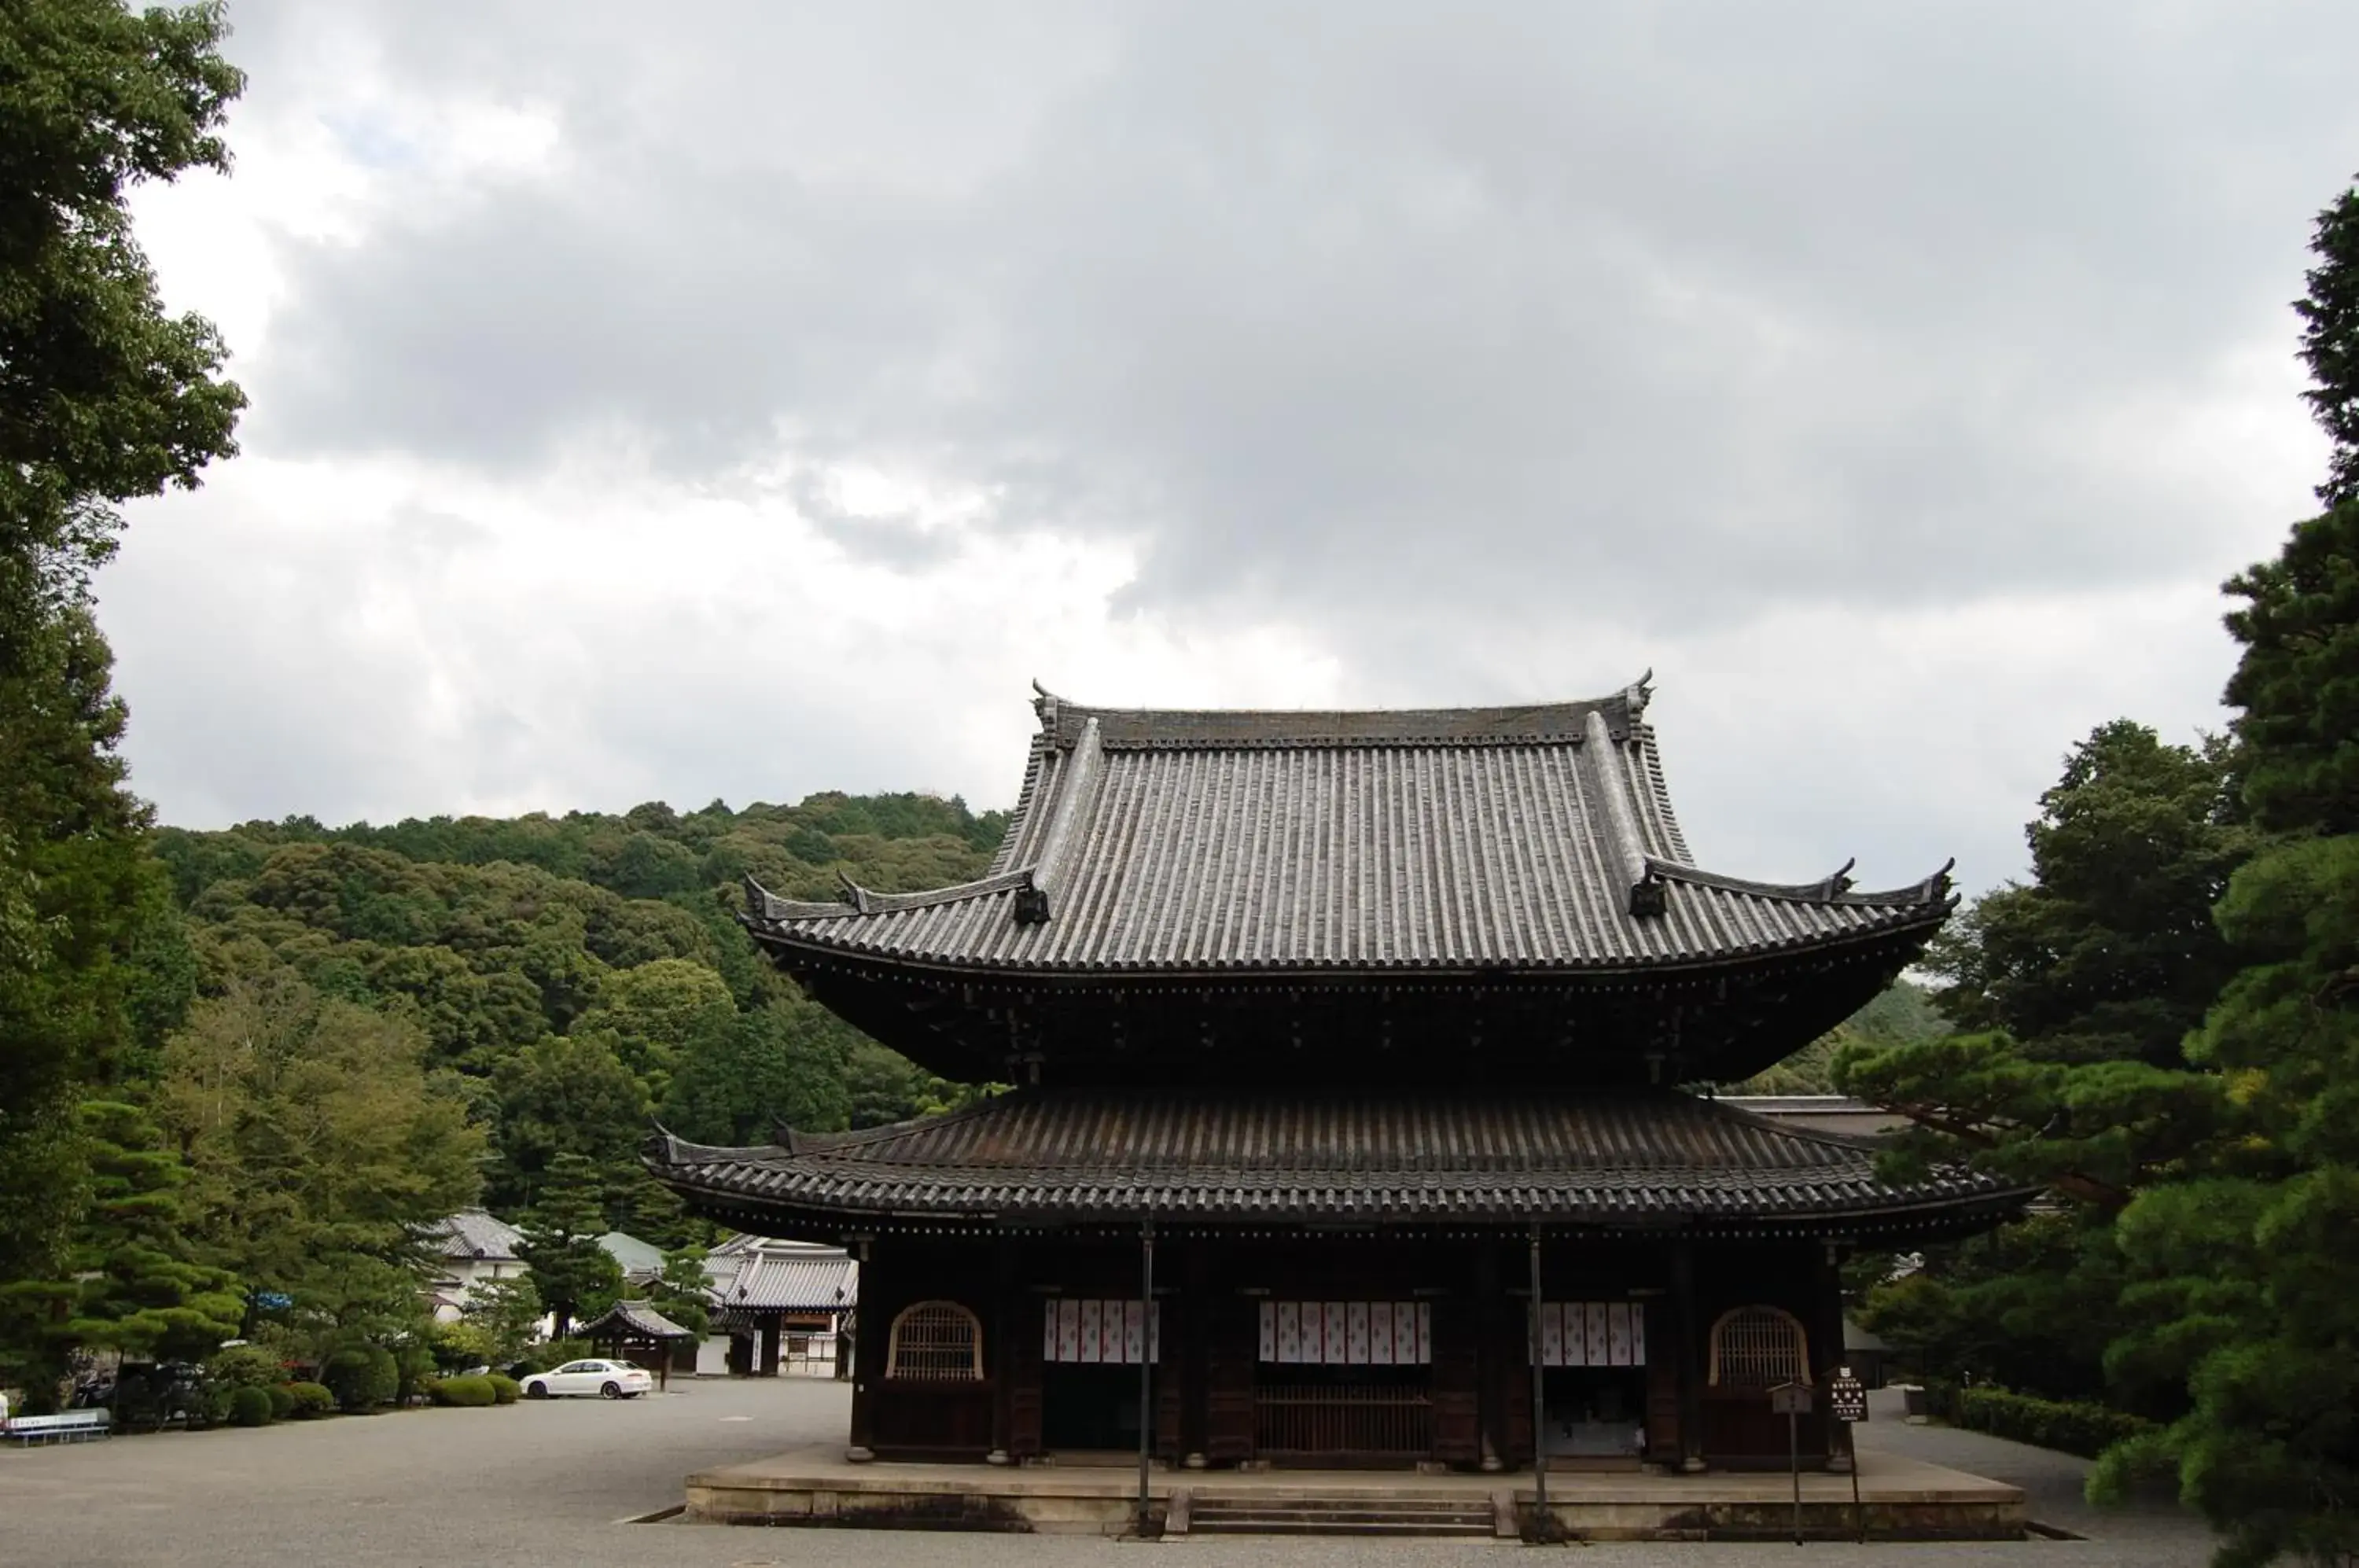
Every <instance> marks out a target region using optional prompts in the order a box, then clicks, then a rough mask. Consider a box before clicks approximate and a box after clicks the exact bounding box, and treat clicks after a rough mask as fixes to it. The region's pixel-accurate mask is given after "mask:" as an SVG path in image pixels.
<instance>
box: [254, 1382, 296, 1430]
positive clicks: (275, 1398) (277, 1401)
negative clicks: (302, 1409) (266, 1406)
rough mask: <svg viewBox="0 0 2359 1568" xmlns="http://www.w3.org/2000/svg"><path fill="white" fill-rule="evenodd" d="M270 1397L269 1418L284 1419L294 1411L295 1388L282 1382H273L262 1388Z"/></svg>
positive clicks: (273, 1419)
mask: <svg viewBox="0 0 2359 1568" xmlns="http://www.w3.org/2000/svg"><path fill="white" fill-rule="evenodd" d="M262 1391H263V1393H265V1394H266V1395H267V1396H269V1399H270V1419H271V1420H272V1421H285V1420H286V1419H287V1418H288V1416H291V1415H293V1414H294V1413H295V1390H294V1389H292V1388H288V1386H287V1385H286V1384H284V1383H273V1384H271V1385H270V1387H268V1388H265V1389H263V1390H262Z"/></svg>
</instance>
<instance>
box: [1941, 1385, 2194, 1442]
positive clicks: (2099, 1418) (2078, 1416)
mask: <svg viewBox="0 0 2359 1568" xmlns="http://www.w3.org/2000/svg"><path fill="white" fill-rule="evenodd" d="M1955 1409H1956V1411H1957V1415H1956V1420H1957V1423H1958V1424H1959V1425H1960V1426H1962V1427H1966V1428H1969V1429H1971V1430H1973V1431H1974V1432H1988V1433H1990V1434H1991V1435H1992V1436H1993V1437H2005V1438H2012V1439H2013V1440H2014V1441H2016V1442H2017V1443H2030V1444H2032V1445H2033V1446H2034V1447H2038V1448H2054V1449H2060V1450H2061V1451H2062V1452H2064V1453H2066V1454H2080V1455H2081V1456H2082V1458H2084V1459H2094V1458H2095V1457H2096V1456H2097V1455H2098V1454H2102V1453H2104V1451H2105V1450H2106V1449H2107V1448H2109V1447H2111V1446H2112V1445H2113V1444H2114V1443H2119V1442H2121V1441H2122V1440H2123V1439H2125V1438H2131V1437H2136V1436H2138V1435H2139V1434H2141V1433H2143V1432H2151V1431H2153V1430H2154V1423H2153V1422H2152V1421H2147V1420H2145V1419H2144V1418H2142V1417H2139V1416H2134V1415H2129V1414H2125V1412H2123V1411H2121V1410H2112V1409H2109V1408H2108V1407H2106V1406H2104V1405H2093V1404H2088V1403H2085V1402H2083V1401H2079V1400H2073V1401H2069V1402H2068V1401H2065V1400H2060V1399H2039V1398H2038V1397H2037V1396H2035V1395H2031V1394H2016V1393H2010V1392H2008V1391H2007V1390H2006V1389H2005V1388H1960V1389H1959V1390H1958V1391H1957V1395H1956V1399H1955Z"/></svg>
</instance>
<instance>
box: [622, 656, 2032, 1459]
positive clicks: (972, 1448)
mask: <svg viewBox="0 0 2359 1568" xmlns="http://www.w3.org/2000/svg"><path fill="white" fill-rule="evenodd" d="M1648 696H1649V692H1648V690H1647V685H1646V684H1645V683H1644V682H1641V683H1639V684H1637V685H1635V686H1631V687H1628V688H1626V689H1625V690H1622V691H1615V692H1614V693H1613V694H1611V695H1609V696H1605V697H1602V698H1597V699H1594V700H1592V701H1586V702H1562V703H1552V704H1545V705H1538V706H1529V707H1512V708H1464V709H1434V710H1419V711H1397V712H1364V713H1258V712H1163V711H1139V710H1125V709H1106V708H1091V707H1084V706H1082V705H1081V704H1078V703H1075V702H1068V701H1065V700H1063V699H1061V698H1059V697H1055V696H1052V695H1049V694H1048V693H1046V692H1043V693H1041V695H1040V696H1039V699H1038V702H1037V703H1036V707H1037V710H1038V733H1037V734H1036V735H1034V736H1033V739H1032V742H1031V746H1030V754H1029V757H1028V758H1027V763H1026V768H1025V775H1024V783H1023V789H1022V793H1021V796H1020V798H1019V800H1018V801H1017V804H1016V809H1015V811H1014V813H1013V815H1012V817H1011V819H1010V821H1009V823H1008V828H1007V833H1006V840H1005V842H1004V843H1003V844H1002V845H1001V847H1000V849H999V851H998V855H997V857H996V859H995V861H994V863H993V864H992V866H991V867H990V869H989V871H988V873H987V874H986V875H985V876H984V877H981V878H980V879H978V880H976V881H973V882H970V883H965V884H962V885H960V886H957V887H942V888H938V889H934V890H931V891H925V892H891V893H886V892H875V891H871V890H869V889H866V888H863V887H855V886H849V885H847V886H846V887H844V889H843V898H841V899H840V900H836V901H830V902H800V901H794V900H789V899H785V898H777V897H775V896H773V895H772V894H770V893H768V892H767V891H766V890H764V889H763V888H761V887H758V886H754V887H749V889H748V900H749V907H748V909H747V910H746V913H745V923H746V925H747V927H748V929H749V930H750V931H752V933H753V935H754V937H755V939H756V942H758V943H759V944H760V945H761V947H762V948H763V949H764V950H765V951H766V953H767V954H768V955H769V956H770V958H771V959H772V960H774V961H775V962H776V963H777V964H778V966H779V967H780V968H781V969H782V970H784V971H785V972H786V973H787V974H788V975H792V976H793V977H794V979H795V980H796V981H797V982H798V983H799V985H801V986H802V987H803V988H804V989H805V990H806V991H807V992H808V993H809V994H810V996H813V997H815V998H817V999H818V1000H819V1001H820V1002H821V1003H823V1004H824V1005H826V1006H827V1007H831V1008H832V1009H833V1010H834V1011H835V1012H837V1013H838V1014H840V1015H841V1016H842V1017H843V1018H845V1019H846V1020H848V1021H849V1022H851V1023H853V1025H855V1026H857V1027H858V1028H860V1029H864V1030H865V1031H866V1032H867V1033H868V1034H870V1035H872V1036H874V1037H875V1039H877V1040H882V1041H883V1042H885V1043H886V1044H887V1045H889V1046H891V1047H893V1048H894V1049H895V1050H897V1051H901V1052H903V1053H904V1054H905V1055H907V1056H908V1057H909V1058H910V1059H912V1060H913V1061H915V1062H919V1064H921V1065H922V1066H924V1067H926V1068H927V1069H929V1071H931V1072H933V1073H939V1074H941V1075H943V1076H945V1077H948V1078H951V1079H953V1080H957V1081H960V1082H962V1083H977V1084H984V1083H988V1084H996V1085H1006V1087H1005V1088H1004V1089H1002V1090H1001V1091H1000V1092H997V1093H995V1094H990V1095H988V1096H987V1097H984V1098H983V1099H980V1100H979V1101H978V1102H977V1103H975V1104H973V1105H970V1106H968V1107H967V1108H964V1109H962V1110H958V1111H954V1112H951V1113H949V1114H947V1115H943V1116H932V1117H929V1118H926V1119H923V1120H919V1121H915V1122H908V1123H904V1124H900V1125H897V1126H891V1127H876V1128H872V1129H868V1130H864V1131H858V1132H850V1133H841V1132H838V1133H809V1132H801V1131H796V1130H791V1129H783V1128H782V1129H781V1130H780V1131H779V1133H778V1137H777V1142H776V1143H774V1144H770V1145H766V1146H763V1147H759V1148H748V1149H720V1148H708V1147H703V1146H700V1145H695V1144H690V1143H687V1142H684V1141H682V1140H680V1139H679V1138H672V1137H670V1136H669V1135H667V1134H660V1133H659V1134H658V1136H657V1137H656V1138H654V1139H653V1140H651V1143H650V1147H649V1150H648V1155H647V1159H648V1163H649V1165H650V1167H651V1169H653V1170H654V1171H655V1172H656V1173H657V1174H658V1176H659V1177H660V1178H661V1179H662V1180H663V1181H666V1182H667V1183H669V1185H670V1186H671V1187H672V1188H673V1189H674V1190H675V1191H676V1192H679V1195H680V1196H681V1197H682V1198H683V1199H684V1200H685V1201H686V1202H687V1203H688V1204H689V1205H690V1208H691V1209H692V1210H693V1211H694V1212H696V1213H699V1214H704V1215H708V1216H710V1217H712V1218H713V1219H715V1220H718V1221H720V1222H721V1223H723V1224H725V1225H730V1226H733V1227H734V1228H737V1229H741V1230H745V1231H749V1232H753V1233H756V1234H759V1235H765V1236H782V1237H793V1238H802V1239H808V1240H813V1241H824V1242H830V1243H839V1244H843V1245H848V1246H850V1247H853V1248H854V1249H855V1250H856V1251H857V1252H858V1254H859V1256H860V1258H861V1259H862V1273H861V1301H860V1320H861V1322H860V1328H859V1333H858V1336H857V1341H856V1349H855V1357H856V1358H855V1362H854V1366H853V1379H852V1380H853V1392H852V1410H851V1430H850V1432H848V1433H847V1434H846V1445H845V1450H844V1453H845V1456H846V1457H848V1458H849V1459H851V1460H853V1461H854V1462H868V1461H872V1460H875V1461H886V1462H891V1461H908V1460H943V1461H958V1462H969V1463H972V1462H977V1461H988V1462H991V1463H994V1464H1016V1465H1023V1464H1031V1463H1041V1462H1050V1463H1054V1462H1060V1461H1061V1462H1068V1463H1083V1462H1086V1461H1087V1460H1088V1459H1089V1457H1090V1456H1092V1455H1100V1454H1114V1453H1130V1452H1133V1451H1135V1450H1136V1449H1137V1448H1139V1447H1140V1446H1142V1445H1144V1446H1146V1447H1147V1448H1148V1449H1149V1450H1151V1452H1152V1453H1153V1454H1155V1455H1157V1456H1158V1457H1159V1458H1160V1459H1161V1460H1162V1461H1163V1462H1164V1463H1165V1464H1167V1465H1170V1466H1174V1467H1180V1468H1183V1469H1197V1468H1203V1469H1212V1470H1217V1469H1221V1468H1223V1467H1252V1468H1262V1467H1288V1466H1293V1467H1304V1468H1322V1469H1328V1470H1335V1469H1343V1468H1362V1467H1366V1468H1380V1467H1397V1468H1399V1469H1403V1470H1410V1469H1419V1470H1424V1471H1427V1472H1429V1473H1431V1472H1439V1471H1447V1470H1466V1471H1484V1470H1497V1469H1502V1468H1520V1467H1524V1466H1527V1465H1531V1464H1533V1463H1534V1461H1535V1459H1536V1458H1545V1459H1546V1460H1547V1461H1548V1465H1549V1468H1559V1467H1562V1468H1568V1469H1584V1468H1586V1469H1603V1470H1612V1469H1616V1468H1621V1469H1627V1470H1630V1471H1633V1472H1636V1471H1639V1470H1641V1469H1644V1470H1646V1471H1647V1472H1650V1473H1655V1474H1672V1475H1676V1474H1680V1473H1692V1472H1696V1471H1700V1470H1723V1469H1724V1470H1745V1469H1762V1468H1779V1469H1782V1468H1784V1467H1785V1466H1786V1465H1787V1464H1788V1422H1787V1420H1786V1418H1785V1417H1783V1416H1781V1415H1777V1414H1775V1413H1773V1411H1772V1409H1771V1401H1770V1390H1771V1389H1772V1388H1777V1387H1779V1386H1781V1385H1788V1384H1801V1385H1804V1386H1806V1387H1815V1386H1818V1385H1821V1384H1823V1383H1824V1381H1825V1380H1826V1379H1827V1378H1828V1377H1830V1376H1831V1375H1832V1372H1833V1370H1834V1368H1835V1367H1836V1366H1837V1365H1838V1364H1839V1362H1840V1360H1841V1358H1842V1356H1843V1331H1842V1308H1841V1297H1840V1285H1839V1269H1840V1268H1841V1266H1842V1264H1843V1261H1844V1260H1845V1258H1847V1257H1849V1256H1850V1255H1851V1254H1852V1253H1854V1251H1857V1250H1860V1249H1871V1248H1873V1249H1898V1250H1905V1249H1913V1248H1916V1247H1921V1246H1923V1245H1926V1244H1929V1243H1933V1242H1938V1241H1942V1240H1947V1239H1951V1238H1954V1237H1958V1236H1964V1235H1968V1234H1971V1233H1973V1232H1975V1231H1978V1230H1981V1229H1984V1228H1987V1227H1989V1226H1991V1225H1995V1224H1997V1223H1998V1222H2000V1221H2001V1220H2003V1219H2005V1218H2006V1217H2008V1216H2009V1215H2011V1214H2015V1213H2016V1212H2017V1211H2018V1210H2019V1209H2020V1208H2021V1206H2022V1205H2023V1203H2024V1202H2025V1201H2026V1200H2027V1197H2028V1196H2029V1194H2028V1193H2027V1192H2024V1191H2022V1190H2020V1189H2017V1188H2012V1187H2008V1186H2006V1185H2005V1184H2003V1183H2001V1182H1999V1181H1995V1180H1992V1179H1990V1178H1988V1177H1984V1176H1981V1175H1977V1174H1973V1173H1970V1172H1967V1171H1946V1172H1937V1173H1935V1174H1934V1175H1933V1176H1932V1177H1930V1179H1927V1180H1924V1181H1916V1182H1911V1183H1906V1184H1903V1183H1895V1182H1891V1181H1885V1180H1882V1179H1880V1178H1879V1176H1878V1174H1877V1171H1876V1164H1875V1153H1874V1150H1873V1149H1872V1148H1871V1147H1870V1146H1868V1145H1867V1144H1865V1143H1864V1142H1862V1141H1860V1140H1857V1139H1854V1138H1846V1137H1843V1136H1839V1135H1834V1134H1828V1133H1821V1132H1814V1131H1810V1130H1806V1129H1801V1128H1798V1127H1793V1126H1789V1125H1780V1124H1777V1123H1775V1122H1772V1121H1770V1120H1768V1119H1766V1118H1764V1117H1761V1116H1754V1115H1751V1114H1748V1113H1746V1112H1745V1111H1743V1110H1741V1109H1738V1108H1735V1107H1734V1106H1732V1105H1728V1104H1726V1103H1723V1102H1720V1101H1716V1100H1715V1099H1714V1098H1713V1097H1712V1094H1711V1093H1710V1091H1709V1089H1708V1088H1701V1087H1699V1086H1700V1085H1709V1084H1712V1083H1733V1082H1735V1081H1737V1080H1741V1079H1743V1078H1745V1077H1746V1076H1747V1075H1749V1074H1751V1073H1756V1072H1758V1071H1759V1070H1761V1069H1763V1068H1765V1067H1767V1066H1769V1065H1771V1064H1772V1063H1775V1062H1778V1061H1781V1060H1782V1059H1784V1058H1786V1057H1787V1056H1788V1055H1790V1054H1791V1053H1793V1052H1794V1051H1798V1050H1799V1049H1800V1048H1801V1047H1803V1046H1804V1045H1807V1044H1808V1043H1810V1041H1811V1040H1815V1039H1816V1038H1818V1037H1819V1036H1820V1035H1821V1034H1823V1033H1824V1032H1825V1031H1826V1030H1827V1029H1830V1028H1832V1026H1834V1025H1835V1024H1837V1023H1839V1022H1841V1021H1842V1020H1843V1018H1846V1017H1848V1016H1849V1015H1850V1014H1851V1013H1852V1012H1854V1010H1855V1009H1857V1008H1858V1007H1860V1006H1861V1005H1862V1004H1864V1003H1865V1002H1867V1001H1868V1000H1869V999H1871V998H1872V997H1874V996H1876V995H1877V994H1878V993H1879V992H1880V991H1882V990H1883V989H1884V988H1885V987H1886V985H1888V984H1889V983H1890V982H1891V980H1892V979H1893V977H1894V976H1895V975H1897V974H1898V973H1899V972H1900V971H1901V970H1902V968H1903V967H1904V966H1906V965H1907V964H1908V963H1909V962H1910V961H1911V960H1912V959H1914V958H1915V957H1916V956H1917V955H1918V954H1919V953H1920V952H1921V951H1922V949H1923V947H1924V945H1925V943H1926V942H1927V940H1928V939H1929V938H1930V937H1931V935H1932V934H1933V933H1934V932H1935V931H1937V930H1938V929H1939V928H1940V925H1941V923H1942V921H1943V920H1944V919H1945V918H1946V917H1947V916H1948V914H1949V912H1950V910H1951V907H1952V905H1953V904H1954V902H1955V900H1954V898H1952V895H1951V888H1950V884H1949V881H1948V878H1947V876H1946V874H1945V873H1944V872H1936V873H1934V874H1933V875H1930V876H1929V877H1924V878H1923V879H1922V880H1920V881H1917V882H1914V883H1910V884H1908V885H1906V886H1903V887H1892V888H1887V889H1885V890H1881V891H1869V890H1864V889H1862V888H1859V887H1854V885H1853V883H1852V880H1851V878H1850V877H1849V876H1848V875H1847V874H1846V872H1845V871H1837V872H1834V873H1832V874H1831V875H1829V876H1826V877H1821V878H1820V879H1818V880H1816V881H1811V882H1801V883H1769V882H1760V881H1753V880H1748V879H1746V878H1744V877H1735V876H1731V875H1728V874H1726V873H1723V872H1721V871H1717V870H1706V869H1704V868H1703V867H1702V866H1699V865H1698V864H1697V863H1696V860H1695V858H1694V857H1693V856H1692V855H1690V853H1689V849H1688V845H1687V841H1686V838H1685V837H1684V835H1683V834H1682V833H1681V830H1680V822H1679V820H1678V818H1677V817H1676V815H1675V814H1674V813H1673V811H1672V809H1671V797H1670V792H1669V788H1668V786H1667V784H1666V781H1665V775H1664V769H1663V765H1662V761H1661V757H1660V754H1659V752H1658V747H1657V742H1656V735H1655V733H1654V730H1653V729H1652V728H1651V727H1650V726H1649V725H1648V724H1647V722H1646V712H1647V701H1648ZM1142 1363H1144V1364H1145V1366H1144V1370H1145V1372H1146V1376H1145V1377H1142V1376H1141V1371H1142ZM1535 1363H1537V1366H1535ZM1142 1388H1145V1389H1146V1393H1145V1396H1144V1402H1142V1394H1141V1390H1142ZM1800 1441H1801V1446H1802V1454H1803V1463H1804V1465H1809V1466H1818V1467H1829V1466H1832V1467H1835V1468H1841V1467H1842V1466H1843V1465H1844V1464H1845V1463H1846V1462H1847V1458H1848V1448H1847V1443H1846V1438H1845V1429H1843V1428H1842V1427H1840V1426H1839V1425H1837V1424H1835V1423H1832V1422H1831V1421H1829V1420H1828V1418H1827V1414H1826V1402H1825V1401H1824V1400H1823V1399H1819V1400H1816V1401H1814V1403H1813V1409H1812V1413H1811V1414H1810V1415H1809V1416H1807V1417H1805V1418H1803V1420H1802V1421H1801V1424H1800Z"/></svg>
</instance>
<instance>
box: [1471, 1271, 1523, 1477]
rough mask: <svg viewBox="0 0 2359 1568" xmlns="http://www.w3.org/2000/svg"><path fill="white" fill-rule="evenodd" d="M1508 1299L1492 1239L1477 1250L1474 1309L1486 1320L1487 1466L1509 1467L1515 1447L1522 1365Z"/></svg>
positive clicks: (1484, 1413) (1484, 1419)
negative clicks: (1511, 1352) (1511, 1424)
mask: <svg viewBox="0 0 2359 1568" xmlns="http://www.w3.org/2000/svg"><path fill="white" fill-rule="evenodd" d="M1508 1304H1509V1303H1508V1301H1507V1297H1506V1291H1505V1290H1504V1289H1503V1288H1502V1287H1501V1285H1500V1283H1499V1256H1498V1249H1497V1248H1496V1247H1494V1246H1493V1245H1492V1244H1491V1243H1490V1242H1489V1241H1487V1240H1486V1241H1484V1242H1481V1243H1478V1244H1477V1245H1476V1247H1475V1250H1474V1310H1475V1312H1477V1313H1478V1314H1479V1318H1480V1321H1481V1323H1482V1324H1483V1342H1482V1346H1481V1352H1480V1355H1481V1378H1482V1384H1481V1387H1482V1396H1483V1410H1482V1422H1483V1457H1482V1461H1481V1464H1482V1466H1483V1468H1484V1469H1485V1470H1493V1471H1495V1470H1501V1469H1505V1468H1506V1457H1505V1456H1506V1454H1509V1453H1510V1452H1511V1451H1512V1450H1513V1449H1514V1447H1515V1444H1514V1443H1513V1442H1512V1441H1510V1439H1509V1437H1508V1433H1507V1402H1508V1384H1509V1382H1510V1380H1512V1379H1513V1378H1514V1377H1516V1375H1517V1371H1518V1370H1519V1368H1518V1367H1516V1366H1514V1365H1513V1364H1512V1363H1513V1362H1514V1357H1512V1356H1508V1355H1507V1354H1506V1338H1507V1331H1506V1322H1507V1309H1508Z"/></svg>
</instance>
